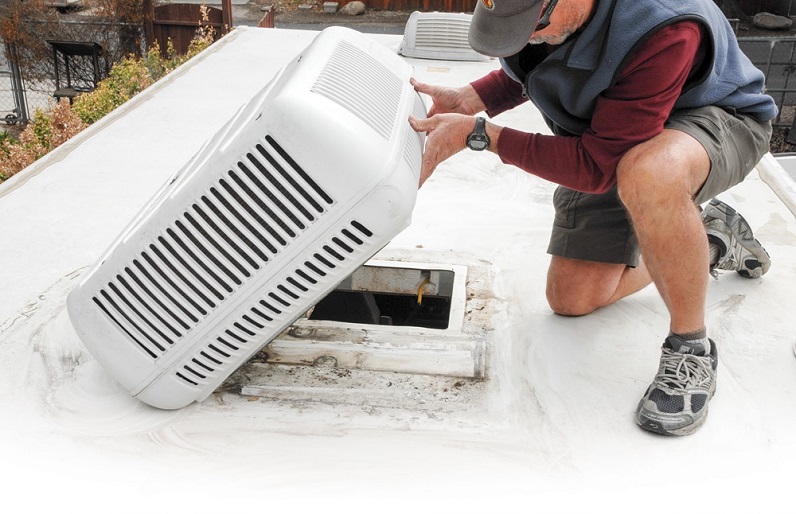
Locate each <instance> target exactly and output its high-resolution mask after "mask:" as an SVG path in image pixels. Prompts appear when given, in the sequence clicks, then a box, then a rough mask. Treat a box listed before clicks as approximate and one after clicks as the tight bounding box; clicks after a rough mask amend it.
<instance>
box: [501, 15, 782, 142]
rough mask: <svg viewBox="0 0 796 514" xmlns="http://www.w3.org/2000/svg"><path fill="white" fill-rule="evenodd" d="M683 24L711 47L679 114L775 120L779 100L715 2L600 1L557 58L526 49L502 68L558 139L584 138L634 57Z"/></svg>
mask: <svg viewBox="0 0 796 514" xmlns="http://www.w3.org/2000/svg"><path fill="white" fill-rule="evenodd" d="M683 20H695V21H697V22H699V23H701V24H702V25H703V26H704V27H705V29H706V33H707V34H709V37H710V42H711V47H710V48H709V49H708V51H707V54H706V57H705V58H706V60H708V61H709V62H707V63H705V64H707V66H705V65H704V64H703V72H702V73H701V74H700V75H698V76H697V77H694V78H692V79H690V81H689V83H688V84H686V86H685V88H684V90H683V93H682V95H681V96H680V98H679V99H678V100H677V102H676V103H675V105H674V109H681V108H693V107H701V106H705V105H717V106H720V107H725V108H732V109H735V110H736V111H738V112H742V113H744V114H747V115H751V116H753V117H755V118H756V119H758V120H759V121H768V120H771V119H773V118H774V117H776V115H777V107H776V105H775V103H774V101H773V99H772V98H771V97H770V96H768V95H766V94H764V93H763V89H764V85H765V77H764V75H763V73H762V72H761V71H760V70H758V69H757V68H756V67H755V66H754V65H753V64H752V63H751V61H749V59H748V58H747V57H746V56H745V55H744V54H743V52H741V50H740V48H738V42H737V40H736V39H735V36H734V34H733V33H732V29H731V28H730V25H729V23H728V22H727V19H726V18H725V16H724V14H722V12H721V11H720V10H719V8H718V7H717V6H716V4H715V3H713V2H712V1H711V0H599V3H598V5H597V8H596V10H595V12H594V15H593V17H592V19H591V20H590V21H589V23H588V24H587V25H586V27H585V28H584V29H583V31H582V32H581V33H580V34H578V35H576V36H575V37H572V38H570V39H569V40H568V41H566V42H565V43H563V44H562V45H560V46H559V47H558V48H556V49H555V50H554V51H553V52H552V53H551V54H549V55H547V53H546V51H543V49H542V48H540V47H542V45H526V47H525V48H524V49H523V50H522V51H521V52H520V53H518V54H516V55H514V56H511V57H507V58H505V59H501V65H502V66H503V69H504V70H505V71H506V72H507V73H508V74H509V75H510V76H511V77H512V78H514V79H515V80H517V81H518V82H522V83H523V84H524V88H525V90H526V91H527V94H528V97H529V98H530V99H531V101H533V102H534V104H536V106H537V107H538V108H539V110H540V111H541V112H542V114H543V115H544V116H545V117H546V118H547V119H548V123H550V122H552V123H550V126H551V127H552V128H553V130H554V132H556V133H570V134H578V135H579V134H582V133H583V132H584V131H585V130H586V129H587V128H588V127H589V123H590V120H591V116H592V113H593V112H594V106H595V102H596V99H597V97H598V96H599V95H600V94H601V93H602V92H603V91H605V90H606V89H608V88H609V87H610V86H611V85H612V84H613V83H614V81H615V80H616V77H617V75H618V74H619V73H620V72H621V70H622V68H623V66H624V64H625V62H626V60H627V59H628V57H629V56H631V55H632V54H633V52H634V50H635V49H636V48H637V47H638V46H640V45H641V44H643V43H644V42H645V41H646V40H647V39H648V38H649V37H651V36H652V35H653V34H655V33H656V32H657V31H658V30H660V29H661V28H662V27H665V26H667V25H671V24H672V23H676V22H678V21H683ZM523 79H524V80H523ZM561 129H563V131H562V130H561Z"/></svg>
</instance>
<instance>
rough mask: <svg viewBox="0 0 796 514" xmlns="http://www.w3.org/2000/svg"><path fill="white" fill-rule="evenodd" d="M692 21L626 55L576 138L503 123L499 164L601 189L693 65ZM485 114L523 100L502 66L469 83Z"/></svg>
mask: <svg viewBox="0 0 796 514" xmlns="http://www.w3.org/2000/svg"><path fill="white" fill-rule="evenodd" d="M701 41H702V32H701V28H700V26H699V24H698V23H697V22H694V21H682V22H678V23H676V24H673V25H670V26H668V27H665V28H663V29H661V30H660V31H659V32H657V33H656V34H655V35H653V36H652V37H651V38H650V39H648V40H647V41H646V42H645V43H644V44H643V45H642V46H641V47H639V49H638V50H637V51H636V52H635V53H634V54H633V55H632V56H631V58H630V60H629V62H628V63H627V65H626V66H625V67H624V68H623V69H622V71H621V73H620V74H619V76H618V77H617V80H616V82H615V83H614V85H612V86H611V87H609V88H608V89H606V90H605V92H604V93H603V94H602V95H600V96H599V97H598V98H597V102H596V105H595V109H594V114H593V116H592V119H591V125H590V127H589V128H588V129H587V130H586V131H585V132H584V133H583V134H582V135H581V136H580V137H565V136H549V135H542V134H532V133H527V132H522V131H519V130H515V129H512V128H508V127H506V128H503V130H502V132H501V133H500V139H499V141H498V147H497V153H498V155H499V156H500V158H501V159H502V160H503V162H504V163H507V164H513V165H515V166H517V167H519V168H521V169H523V170H525V171H527V172H529V173H532V174H534V175H536V176H539V177H541V178H543V179H546V180H549V181H551V182H555V183H557V184H561V185H563V186H566V187H569V188H571V189H575V190H578V191H584V192H588V193H602V192H605V191H607V190H608V189H610V188H611V187H612V186H613V185H614V184H615V183H616V167H617V164H618V163H619V161H620V159H621V158H622V156H623V155H624V154H625V152H627V151H628V150H629V149H631V148H633V147H634V146H636V145H637V144H639V143H642V142H644V141H647V140H649V139H651V138H653V137H654V136H656V135H658V134H659V133H661V131H662V130H663V124H664V122H665V121H666V120H667V118H668V117H669V115H670V114H671V112H672V107H673V106H674V103H675V101H676V100H677V98H678V97H679V96H680V94H681V92H682V90H683V86H684V85H685V84H686V82H687V80H688V78H689V76H690V75H691V73H692V71H693V70H696V69H697V68H698V67H699V65H700V64H701V63H702V60H703V59H704V55H705V50H704V48H703V46H702V45H701V44H700V43H701ZM472 86H473V87H474V88H475V90H476V92H477V93H478V95H479V96H480V97H481V100H482V101H483V102H484V104H485V105H486V108H487V114H488V115H489V116H490V117H492V116H496V115H497V114H499V113H501V112H503V111H506V110H508V109H511V108H513V107H516V106H517V105H519V104H521V103H523V102H524V101H526V99H525V98H524V97H523V96H522V85H521V84H519V83H518V82H516V81H515V80H513V79H512V78H511V77H509V76H508V75H507V74H506V73H505V72H504V71H503V70H496V71H494V72H492V73H490V74H489V75H487V76H485V77H483V78H481V79H479V80H477V81H475V82H473V83H472Z"/></svg>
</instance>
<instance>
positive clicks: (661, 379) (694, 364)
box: [636, 335, 718, 435]
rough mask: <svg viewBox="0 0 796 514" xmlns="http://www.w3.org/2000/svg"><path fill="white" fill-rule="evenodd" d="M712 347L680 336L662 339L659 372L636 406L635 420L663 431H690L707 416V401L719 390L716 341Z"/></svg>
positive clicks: (650, 429) (677, 433) (645, 427)
mask: <svg viewBox="0 0 796 514" xmlns="http://www.w3.org/2000/svg"><path fill="white" fill-rule="evenodd" d="M709 341H710V350H709V353H708V354H707V355H705V349H704V348H701V347H696V346H694V345H692V344H690V343H688V342H686V341H683V340H682V339H680V338H679V337H678V336H674V335H672V336H669V337H667V338H666V341H664V343H663V347H662V352H663V353H662V355H661V363H660V366H659V367H658V374H657V375H655V379H654V380H653V381H652V384H651V385H650V386H649V388H648V389H647V392H646V394H645V395H644V397H643V398H642V399H641V401H640V402H639V404H638V409H636V423H638V424H639V426H641V428H643V429H644V430H649V431H650V432H655V433H657V434H663V435H688V434H690V433H692V432H694V431H695V430H696V429H698V428H699V427H701V426H702V423H704V422H705V419H707V416H708V401H709V400H710V399H711V398H712V397H713V393H714V392H715V391H716V368H717V367H718V359H717V352H716V344H715V343H714V342H713V341H712V340H709Z"/></svg>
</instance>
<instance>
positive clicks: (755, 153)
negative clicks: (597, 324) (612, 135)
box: [547, 106, 771, 266]
mask: <svg viewBox="0 0 796 514" xmlns="http://www.w3.org/2000/svg"><path fill="white" fill-rule="evenodd" d="M665 128H668V129H675V130H680V131H682V132H685V133H686V134H689V135H690V136H692V137H693V138H694V139H696V140H697V141H699V142H700V143H701V144H702V146H703V147H704V148H705V150H706V151H707V153H708V156H709V157H710V174H709V175H708V178H707V180H706V181H705V184H703V186H702V188H701V189H700V190H699V193H697V197H696V198H695V199H694V203H695V204H697V205H701V204H703V203H705V202H707V201H709V200H710V199H711V198H713V197H714V196H716V195H718V194H719V193H722V192H724V191H726V190H728V189H729V188H731V187H732V186H734V185H736V184H738V183H739V182H741V181H742V180H743V179H744V178H746V176H747V175H748V174H749V172H750V171H752V169H753V168H754V167H755V165H756V164H757V163H758V162H759V161H760V159H761V158H762V157H763V155H765V154H766V152H768V150H769V144H770V143H769V142H770V139H771V122H762V123H761V122H758V121H757V120H755V119H754V118H751V117H749V116H744V115H742V114H734V113H732V112H729V111H727V110H724V109H722V108H719V107H713V106H708V107H700V108H697V109H682V110H679V111H675V112H674V113H672V115H671V117H670V118H669V120H668V121H667V122H666V124H665ZM553 204H554V207H555V211H556V212H555V220H554V221H553V232H552V234H551V235H550V245H549V246H548V248H547V252H548V253H549V254H551V255H558V256H561V257H569V258H572V259H581V260H586V261H596V262H608V263H615V264H627V265H628V266H636V265H638V258H639V245H638V240H637V239H636V235H635V232H634V231H633V225H632V223H631V222H630V218H629V217H628V215H627V211H625V208H624V206H623V205H622V202H621V201H620V200H619V196H618V194H617V190H616V186H614V187H613V188H612V189H611V190H610V191H608V192H606V193H603V194H600V195H594V194H588V193H580V192H578V191H573V190H571V189H568V188H565V187H563V186H559V187H558V188H557V189H556V191H555V194H554V195H553Z"/></svg>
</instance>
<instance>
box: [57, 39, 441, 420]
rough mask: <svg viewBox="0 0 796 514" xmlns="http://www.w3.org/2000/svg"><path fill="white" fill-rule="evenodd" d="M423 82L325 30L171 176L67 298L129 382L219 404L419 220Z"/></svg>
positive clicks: (162, 404)
mask: <svg viewBox="0 0 796 514" xmlns="http://www.w3.org/2000/svg"><path fill="white" fill-rule="evenodd" d="M411 73H412V70H411V67H410V66H409V65H408V64H406V62H404V61H403V59H402V58H400V57H399V56H397V55H395V53H394V52H392V51H390V50H388V49H387V48H386V47H384V46H383V45H381V44H379V43H378V42H376V41H374V40H373V39H371V38H370V37H368V36H366V35H364V34H361V33H359V32H356V31H353V30H350V29H345V28H341V27H331V28H328V29H325V30H324V31H323V32H321V33H320V34H319V35H318V36H317V37H316V39H315V40H314V41H313V42H312V44H310V45H309V46H308V47H307V48H306V49H305V50H304V51H303V52H301V54H300V55H299V56H297V57H296V58H295V59H294V60H293V61H292V62H291V63H290V64H289V65H288V66H286V67H285V68H284V69H283V70H281V71H280V73H279V74H278V75H277V77H275V78H274V79H273V80H272V81H271V82H270V83H269V84H268V85H267V86H266V87H265V88H263V90H262V91H260V92H259V93H258V94H257V95H256V96H255V97H254V98H252V99H251V101H249V102H248V103H247V104H246V105H245V106H244V107H243V108H242V109H241V110H240V111H239V112H238V113H237V114H236V115H235V116H234V117H233V119H231V120H230V121H229V122H228V123H227V124H226V125H225V126H224V127H223V128H222V129H221V130H220V131H219V132H218V133H217V134H216V135H215V136H214V137H213V138H211V139H210V140H209V141H208V142H207V143H206V144H205V145H204V146H203V148H202V149H201V150H200V151H199V152H198V153H197V154H196V155H195V156H194V157H193V158H192V159H191V161H190V162H188V163H187V164H186V165H185V166H184V167H183V168H182V169H181V170H179V172H177V173H176V174H175V175H174V176H173V177H172V178H171V179H170V180H168V182H167V183H166V184H165V185H164V186H163V187H162V189H161V190H160V191H159V192H158V193H157V194H156V195H155V196H154V197H153V198H152V199H151V200H150V201H149V203H148V204H147V205H146V206H145V207H144V208H143V209H142V210H141V211H140V212H139V213H138V215H137V216H136V217H135V218H134V219H133V220H132V222H131V223H130V224H129V225H128V227H127V228H126V229H125V230H124V231H123V232H122V234H121V235H120V236H119V237H118V238H117V239H116V240H115V241H114V242H113V243H112V245H111V246H110V248H109V249H108V250H107V251H106V252H105V253H104V255H102V257H101V258H100V259H99V261H98V262H97V264H95V265H94V266H93V267H92V268H91V269H90V270H89V271H88V272H87V273H86V274H85V276H84V277H82V278H81V281H80V283H79V284H78V285H77V286H76V287H75V289H74V290H73V291H72V292H71V293H70V295H69V297H68V300H67V306H68V311H69V315H70V318H71V320H72V323H73V325H74V327H75V329H76V330H77V333H78V335H79V336H80V338H81V339H82V341H83V342H84V344H85V345H86V347H87V348H88V349H89V351H90V352H91V353H92V355H93V356H94V357H95V358H96V359H97V360H98V361H99V362H100V364H101V365H102V366H103V367H104V368H105V369H106V370H107V371H108V372H109V373H110V374H111V375H112V376H113V377H114V378H115V379H116V380H118V382H119V383H120V384H121V385H122V386H124V387H125V388H126V389H128V390H129V391H130V393H131V394H133V395H134V396H136V397H138V398H139V399H141V400H142V401H144V402H146V403H148V404H150V405H153V406H155V407H159V408H164V409H175V408H180V407H183V406H185V405H188V404H190V403H191V402H193V401H200V400H202V399H204V398H206V397H207V396H208V395H210V394H211V393H212V392H213V391H214V390H215V389H216V388H217V387H218V385H220V384H221V383H222V382H223V381H224V380H225V379H226V378H227V377H228V376H229V375H230V374H231V373H232V372H233V371H234V370H236V369H237V368H238V367H240V366H241V365H242V364H243V363H244V362H246V360H248V359H249V358H250V357H251V356H252V355H254V354H255V353H256V352H257V351H258V350H260V349H261V348H262V347H263V346H264V345H265V344H267V343H268V342H269V341H270V340H271V339H273V338H274V337H276V336H277V335H278V334H279V333H280V332H282V331H283V330H284V329H285V328H286V327H287V326H288V325H290V324H291V323H292V322H293V321H295V320H296V319H297V318H299V317H300V316H302V315H303V314H305V313H306V312H307V310H308V309H309V308H310V307H311V306H312V305H314V304H315V303H317V302H318V301H319V300H320V299H321V298H323V297H324V296H325V295H326V294H327V293H328V292H329V291H331V290H332V289H333V288H334V287H335V286H336V285H337V284H338V283H339V282H340V281H342V280H343V279H344V278H346V277H347V276H348V275H350V274H351V273H352V272H353V271H354V270H356V269H357V268H358V267H359V266H361V265H362V264H363V263H364V262H365V261H367V260H368V259H369V258H370V257H372V256H373V255H374V254H375V253H376V252H377V251H378V250H379V249H381V248H382V247H383V246H384V245H386V244H387V243H388V242H389V241H390V239H392V238H393V237H394V236H395V235H396V234H398V233H399V232H400V231H401V230H403V229H404V228H405V227H406V226H407V225H408V224H409V223H410V218H411V212H412V209H413V207H414V203H415V198H416V195H417V184H418V176H419V170H420V163H421V158H422V149H423V143H424V136H423V135H421V134H418V133H416V132H414V131H413V130H412V129H411V127H410V126H409V124H408V118H409V116H410V114H411V115H413V116H415V117H418V118H424V117H425V116H426V109H425V106H424V104H423V102H422V100H421V98H420V96H419V95H418V94H417V93H416V92H415V91H414V90H413V88H412V86H411V85H410V84H409V78H410V76H411Z"/></svg>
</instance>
